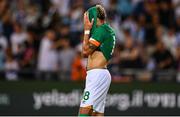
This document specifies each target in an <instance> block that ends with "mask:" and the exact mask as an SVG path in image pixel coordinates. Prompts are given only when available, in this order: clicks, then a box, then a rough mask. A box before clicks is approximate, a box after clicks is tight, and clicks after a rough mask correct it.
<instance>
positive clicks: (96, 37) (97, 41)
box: [89, 28, 104, 47]
mask: <svg viewBox="0 0 180 117" xmlns="http://www.w3.org/2000/svg"><path fill="white" fill-rule="evenodd" d="M103 33H104V32H103V29H102V28H97V29H96V30H95V31H94V33H93V34H92V35H91V38H90V40H89V42H90V43H92V44H94V45H96V46H97V47H99V46H100V45H101V43H102V42H103V39H104V38H103Z"/></svg>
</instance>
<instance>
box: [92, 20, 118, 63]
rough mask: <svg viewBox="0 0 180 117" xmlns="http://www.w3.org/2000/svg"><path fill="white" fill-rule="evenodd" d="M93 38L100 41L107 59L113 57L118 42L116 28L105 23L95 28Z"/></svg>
mask: <svg viewBox="0 0 180 117" xmlns="http://www.w3.org/2000/svg"><path fill="white" fill-rule="evenodd" d="M91 38H92V39H94V40H96V41H98V42H100V47H99V48H100V50H101V52H102V53H103V55H104V57H105V58H106V60H109V59H111V57H112V54H113V51H114V47H115V42H116V39H115V32H114V30H113V29H112V28H111V27H110V26H109V25H108V24H107V23H105V24H103V25H101V26H99V27H97V28H96V29H95V31H94V33H92V35H91Z"/></svg>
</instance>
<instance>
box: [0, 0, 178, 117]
mask: <svg viewBox="0 0 180 117" xmlns="http://www.w3.org/2000/svg"><path fill="white" fill-rule="evenodd" d="M97 3H101V4H102V5H103V6H104V7H105V9H106V10H107V18H108V22H109V23H110V25H111V26H112V27H113V28H114V29H115V32H116V35H117V44H116V48H115V51H114V55H113V58H112V59H111V61H110V64H109V66H108V69H109V70H110V72H111V74H112V81H113V83H112V85H111V89H110V92H109V96H108V99H107V100H109V101H108V105H107V109H106V115H175V114H176V115H180V111H179V108H180V86H179V82H180V1H179V0H0V115H76V114H77V111H78V106H79V98H80V95H81V93H82V89H83V87H84V78H85V75H86V73H85V66H86V59H83V58H82V57H81V55H80V52H81V42H82V38H83V13H84V11H85V10H87V9H88V8H89V7H91V6H92V5H94V4H97ZM38 95H39V98H37V99H36V96H37V97H38ZM73 95H74V96H73ZM68 97H72V98H68ZM74 97H77V99H75V98H74ZM65 98H68V99H70V100H71V101H70V100H64V99H65ZM38 99H39V103H42V105H41V104H40V105H41V106H40V107H38V106H39V105H38ZM54 100H55V101H54ZM41 101H42V102H41ZM63 102H64V103H63ZM66 102H69V103H66ZM36 104H37V105H38V106H37V105H36Z"/></svg>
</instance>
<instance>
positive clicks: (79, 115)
mask: <svg viewBox="0 0 180 117" xmlns="http://www.w3.org/2000/svg"><path fill="white" fill-rule="evenodd" d="M79 116H89V115H88V114H79Z"/></svg>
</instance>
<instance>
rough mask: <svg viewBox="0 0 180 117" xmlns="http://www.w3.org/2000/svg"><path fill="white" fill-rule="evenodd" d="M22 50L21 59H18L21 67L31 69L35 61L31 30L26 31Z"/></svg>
mask: <svg viewBox="0 0 180 117" xmlns="http://www.w3.org/2000/svg"><path fill="white" fill-rule="evenodd" d="M23 46H24V51H23V54H22V59H21V61H20V66H21V68H26V69H29V70H32V69H33V67H35V66H34V63H35V60H34V59H35V58H34V57H35V56H34V54H35V48H34V35H33V34H32V32H28V33H27V40H26V41H25V42H24V44H23Z"/></svg>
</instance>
